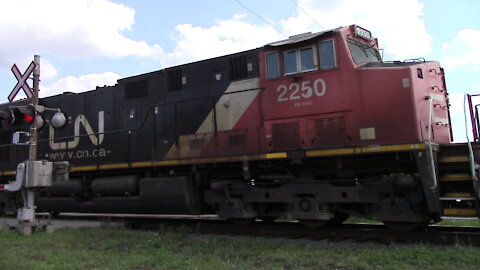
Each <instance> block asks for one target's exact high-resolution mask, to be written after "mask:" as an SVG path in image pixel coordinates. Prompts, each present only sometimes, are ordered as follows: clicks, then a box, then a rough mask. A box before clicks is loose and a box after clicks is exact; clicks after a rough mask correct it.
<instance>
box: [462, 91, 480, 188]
mask: <svg viewBox="0 0 480 270" xmlns="http://www.w3.org/2000/svg"><path fill="white" fill-rule="evenodd" d="M474 96H480V95H478V94H477V95H470V94H465V95H464V98H463V114H464V117H465V136H466V137H467V144H468V153H469V160H470V174H471V175H472V180H473V182H474V184H475V185H476V182H477V181H478V177H477V174H476V172H475V156H474V154H473V148H472V143H471V142H470V138H469V137H468V126H467V112H466V108H465V103H466V101H467V100H468V107H469V111H470V120H471V123H472V133H473V140H474V142H477V141H478V110H477V117H475V115H474V114H473V107H472V97H474ZM475 108H476V109H477V106H475Z"/></svg>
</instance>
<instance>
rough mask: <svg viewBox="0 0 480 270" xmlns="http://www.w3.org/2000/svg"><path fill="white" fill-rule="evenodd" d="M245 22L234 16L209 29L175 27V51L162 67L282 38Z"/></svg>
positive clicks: (227, 52)
mask: <svg viewBox="0 0 480 270" xmlns="http://www.w3.org/2000/svg"><path fill="white" fill-rule="evenodd" d="M244 18H245V15H234V17H233V18H232V19H229V20H217V24H216V25H214V26H212V27H209V28H203V27H198V26H193V25H191V24H181V25H178V26H177V27H175V32H174V33H173V34H172V36H171V38H172V39H173V40H174V41H175V42H176V47H175V48H174V49H173V51H172V52H170V53H167V54H166V57H165V58H164V60H163V61H162V62H163V63H162V64H164V65H165V66H172V65H177V64H183V63H186V62H190V61H195V60H201V59H207V58H211V57H216V56H221V55H226V54H230V53H235V52H240V51H244V50H249V49H254V48H256V47H259V46H263V45H265V44H266V43H269V42H271V41H275V40H277V39H280V38H282V37H281V36H280V34H279V33H278V32H276V31H275V30H274V29H273V28H271V27H269V26H257V25H253V24H250V23H247V22H244V21H242V20H243V19H244Z"/></svg>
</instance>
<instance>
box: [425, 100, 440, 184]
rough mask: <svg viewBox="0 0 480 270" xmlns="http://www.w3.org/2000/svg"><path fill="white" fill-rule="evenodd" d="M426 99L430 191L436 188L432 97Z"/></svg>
mask: <svg viewBox="0 0 480 270" xmlns="http://www.w3.org/2000/svg"><path fill="white" fill-rule="evenodd" d="M427 99H428V104H429V105H428V141H427V150H428V151H427V154H428V159H429V160H430V170H431V173H432V178H433V186H432V187H431V189H432V190H435V189H436V188H437V185H438V183H437V172H436V170H435V161H434V159H433V147H432V117H433V97H432V96H431V95H428V96H427Z"/></svg>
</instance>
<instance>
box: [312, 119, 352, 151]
mask: <svg viewBox="0 0 480 270" xmlns="http://www.w3.org/2000/svg"><path fill="white" fill-rule="evenodd" d="M346 143H347V142H346V134H345V121H344V119H343V117H331V118H322V119H316V120H315V144H316V145H318V146H338V145H345V144H346Z"/></svg>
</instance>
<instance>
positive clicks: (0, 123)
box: [0, 104, 70, 130]
mask: <svg viewBox="0 0 480 270" xmlns="http://www.w3.org/2000/svg"><path fill="white" fill-rule="evenodd" d="M46 111H54V112H55V113H54V114H53V116H52V118H51V119H50V120H45V119H44V118H43V117H42V115H41V114H42V113H44V112H46ZM69 119H70V118H69V117H67V116H66V115H65V114H64V113H63V112H62V111H60V110H59V109H53V108H46V107H44V106H41V105H37V106H36V107H35V106H33V105H32V104H28V105H26V106H10V107H8V108H6V109H4V110H3V111H0V128H2V127H7V126H12V127H20V126H22V125H26V124H29V125H33V126H34V127H35V128H36V129H38V130H40V129H42V128H43V127H44V126H45V124H46V123H50V124H51V125H52V127H53V128H55V129H58V128H62V127H64V126H65V125H67V124H68V122H69Z"/></svg>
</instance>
